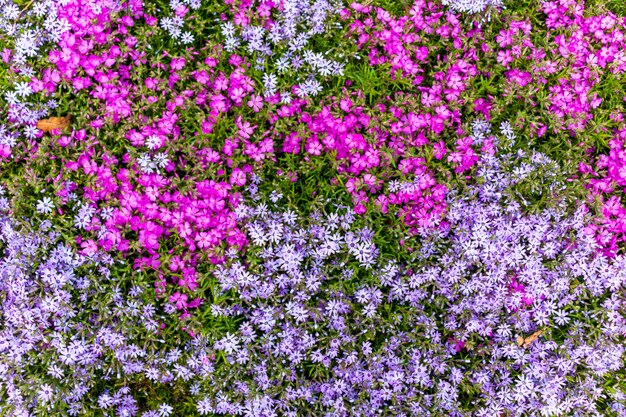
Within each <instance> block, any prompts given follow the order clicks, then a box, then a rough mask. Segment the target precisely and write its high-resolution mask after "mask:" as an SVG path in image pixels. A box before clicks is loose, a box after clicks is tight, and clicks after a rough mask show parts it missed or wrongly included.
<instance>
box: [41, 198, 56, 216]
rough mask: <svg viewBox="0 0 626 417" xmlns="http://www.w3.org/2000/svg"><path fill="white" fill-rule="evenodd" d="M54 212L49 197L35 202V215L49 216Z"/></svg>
mask: <svg viewBox="0 0 626 417" xmlns="http://www.w3.org/2000/svg"><path fill="white" fill-rule="evenodd" d="M52 210H54V203H53V202H52V199H51V198H50V197H44V198H43V199H41V200H39V201H38V202H37V213H44V214H49V213H52Z"/></svg>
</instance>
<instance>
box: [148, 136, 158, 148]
mask: <svg viewBox="0 0 626 417" xmlns="http://www.w3.org/2000/svg"><path fill="white" fill-rule="evenodd" d="M160 145H161V141H160V139H159V137H158V136H155V135H151V136H148V139H146V146H147V147H148V148H150V149H157V148H158V147H159V146H160Z"/></svg>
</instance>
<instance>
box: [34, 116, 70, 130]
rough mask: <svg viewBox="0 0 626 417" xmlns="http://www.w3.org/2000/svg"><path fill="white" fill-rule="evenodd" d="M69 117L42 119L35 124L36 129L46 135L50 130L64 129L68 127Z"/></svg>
mask: <svg viewBox="0 0 626 417" xmlns="http://www.w3.org/2000/svg"><path fill="white" fill-rule="evenodd" d="M70 121H71V118H70V116H69V115H68V116H65V117H50V118H48V119H42V120H40V121H38V122H37V129H39V130H42V131H44V132H46V133H50V131H51V130H52V129H61V130H63V129H65V128H66V127H68V126H69V125H70Z"/></svg>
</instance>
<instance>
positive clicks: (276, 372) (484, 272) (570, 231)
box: [202, 123, 626, 416]
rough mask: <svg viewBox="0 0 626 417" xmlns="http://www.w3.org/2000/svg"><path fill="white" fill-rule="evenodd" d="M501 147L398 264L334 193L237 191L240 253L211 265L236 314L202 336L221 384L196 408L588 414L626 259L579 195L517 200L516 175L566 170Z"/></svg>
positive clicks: (614, 364)
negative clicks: (262, 199) (600, 234)
mask: <svg viewBox="0 0 626 417" xmlns="http://www.w3.org/2000/svg"><path fill="white" fill-rule="evenodd" d="M479 125H480V124H479ZM481 126H482V131H487V130H489V126H488V124H485V123H482V125H481ZM503 130H504V133H508V132H509V131H508V126H507V125H506V124H505V125H504V126H503ZM490 136H491V140H492V141H493V142H494V143H495V144H496V145H497V144H498V142H499V141H498V139H497V138H496V137H495V136H493V135H490ZM504 142H505V144H506V142H507V140H506V139H504ZM503 148H504V149H502V151H503V154H502V155H501V156H498V157H494V156H485V157H484V158H482V160H481V164H480V168H479V172H478V175H477V180H478V181H479V184H478V185H472V186H469V187H468V189H466V190H463V192H462V193H461V192H459V193H458V194H457V193H454V194H456V195H451V196H450V197H449V199H450V201H449V213H448V216H447V220H448V226H449V227H448V229H447V230H446V231H443V232H442V231H438V232H433V233H431V234H430V235H429V236H427V238H426V239H420V240H415V241H413V240H409V241H408V242H407V244H411V243H415V244H416V245H417V246H418V247H416V248H415V249H416V251H415V255H414V256H413V257H412V259H411V260H410V261H407V262H398V261H396V260H393V259H390V257H389V256H388V255H387V256H385V255H384V254H381V253H380V250H379V248H378V247H377V245H376V244H375V243H374V240H375V233H373V232H372V231H371V229H369V228H367V227H360V228H357V227H355V223H354V218H353V215H352V214H350V212H349V211H342V210H341V209H342V207H337V208H335V209H332V207H333V205H332V202H328V203H327V205H326V207H327V208H331V209H330V210H328V212H325V213H321V212H316V213H314V214H313V215H312V216H311V217H310V218H309V219H306V218H302V217H299V216H298V215H297V214H296V213H294V212H293V211H283V212H281V211H276V210H273V209H271V208H269V207H268V206H267V205H266V204H262V203H261V204H259V203H256V205H255V206H254V207H248V206H246V205H244V204H242V205H240V206H239V207H238V210H237V214H238V218H239V219H241V220H245V221H246V226H245V229H246V231H247V233H248V235H249V238H250V245H249V247H248V249H247V252H246V258H245V264H244V263H243V262H242V260H239V259H238V257H237V256H236V254H234V255H233V258H232V259H231V260H229V261H228V262H227V264H226V265H224V266H221V267H220V268H219V269H218V270H217V271H216V272H215V277H216V279H217V281H218V282H219V284H220V286H221V290H222V293H223V297H224V298H223V301H222V302H220V303H216V304H213V305H212V306H211V314H213V315H214V316H218V317H220V316H221V317H237V318H239V319H240V320H241V321H240V324H239V326H238V329H237V331H235V332H229V333H227V334H225V335H224V336H223V337H222V338H221V339H219V340H217V342H216V343H215V345H214V348H215V349H216V351H218V352H220V353H221V354H222V355H223V358H224V359H223V360H224V361H225V362H226V363H228V372H227V373H224V374H222V375H221V377H220V378H219V381H212V382H210V383H207V384H205V386H204V387H203V388H204V390H205V391H206V393H207V395H208V396H209V397H210V396H211V392H215V391H216V390H217V391H219V393H220V394H219V395H217V396H215V397H214V401H213V402H212V403H211V404H212V406H211V407H209V406H208V405H207V407H206V408H202V410H203V411H204V412H205V413H208V412H218V413H230V414H245V413H246V412H247V410H249V409H250V408H255V407H258V410H263V412H264V413H270V414H272V413H277V412H279V411H280V412H282V413H284V414H285V415H294V416H295V415H297V414H298V410H301V409H303V408H304V407H306V408H307V410H311V412H315V413H319V414H320V415H327V414H328V413H330V414H332V415H344V416H351V415H355V416H356V415H359V416H374V415H379V413H381V412H385V413H388V412H393V413H394V414H398V415H411V414H419V415H424V416H428V415H439V414H437V413H438V411H436V410H442V409H443V410H445V411H446V413H448V414H451V415H459V416H460V415H478V416H491V415H499V414H500V413H503V412H505V411H506V410H508V411H509V412H512V413H521V414H522V415H526V414H525V413H529V412H531V411H532V410H534V411H537V412H540V413H541V415H563V414H567V413H570V412H572V411H574V410H578V412H581V413H584V414H585V415H600V414H598V413H599V410H598V408H597V407H598V401H599V399H600V398H601V395H609V392H607V391H604V389H603V376H605V375H608V374H609V373H614V372H617V371H620V372H621V370H622V367H621V363H622V361H623V358H624V354H625V353H626V352H625V349H624V347H623V345H622V340H623V337H624V335H625V334H626V333H625V332H626V321H625V317H624V316H623V311H622V309H623V307H624V305H623V301H624V300H623V297H621V296H620V295H619V294H621V291H623V289H624V287H625V286H626V258H624V257H622V256H620V257H618V258H616V259H614V260H609V259H607V258H605V257H603V256H601V255H597V254H596V245H595V242H594V239H593V237H592V236H590V235H588V234H587V233H586V230H585V226H586V224H587V221H588V220H589V219H588V216H587V211H586V209H585V207H584V206H582V207H580V208H579V209H578V210H577V211H576V212H575V213H573V214H571V215H568V214H566V213H565V212H563V211H562V210H561V209H558V208H548V209H545V210H544V211H542V212H540V213H537V214H532V215H530V214H526V213H524V211H523V209H522V207H521V205H520V204H519V203H518V202H517V201H516V200H515V196H514V194H512V190H513V188H514V186H515V185H516V184H518V183H520V182H522V181H524V180H525V179H526V178H527V177H528V176H529V175H531V174H533V173H537V172H546V175H544V180H546V182H547V184H546V190H550V189H554V187H557V186H558V185H559V184H558V182H559V181H562V180H559V179H558V177H557V176H556V175H551V174H554V170H555V168H556V166H555V164H554V162H553V161H551V160H549V159H548V158H546V157H545V156H543V155H541V154H532V155H528V156H526V155H525V154H524V153H522V152H519V153H517V154H511V153H508V154H507V153H506V152H505V151H506V150H507V149H506V145H504V146H503ZM550 173H551V174H550ZM598 302H599V303H600V304H601V305H598V304H597V303H598ZM592 328H596V329H598V331H596V332H595V333H593V334H592V333H590V331H591V329H592ZM228 387H237V388H236V389H234V390H229V389H228ZM468 393H470V394H471V397H470V400H462V398H463V397H466V396H467V395H468ZM610 395H611V398H613V400H614V402H613V405H612V406H613V407H617V408H618V409H621V408H620V407H623V406H624V404H623V394H619V393H617V394H616V393H614V392H613V393H612V394H610ZM620 404H621V405H620ZM313 410H314V411H313ZM258 412H261V411H258Z"/></svg>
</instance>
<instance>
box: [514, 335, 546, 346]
mask: <svg viewBox="0 0 626 417" xmlns="http://www.w3.org/2000/svg"><path fill="white" fill-rule="evenodd" d="M542 334H543V330H537V331H536V332H535V333H533V334H531V335H530V336H528V337H526V338H524V337H521V336H517V338H516V339H515V341H516V342H517V346H522V347H523V348H524V349H528V348H529V347H530V345H532V343H533V342H534V341H535V340H537V339H538V338H539V336H541V335H542Z"/></svg>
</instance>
